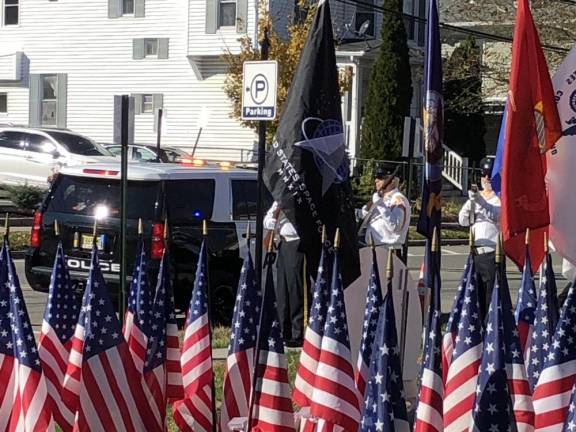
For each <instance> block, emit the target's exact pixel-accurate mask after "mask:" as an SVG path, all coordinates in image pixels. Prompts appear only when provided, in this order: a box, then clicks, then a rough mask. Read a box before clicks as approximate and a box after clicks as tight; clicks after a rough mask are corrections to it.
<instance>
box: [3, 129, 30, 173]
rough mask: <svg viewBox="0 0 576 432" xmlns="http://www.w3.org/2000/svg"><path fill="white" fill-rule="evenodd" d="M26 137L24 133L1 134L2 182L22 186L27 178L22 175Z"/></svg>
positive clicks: (9, 132)
mask: <svg viewBox="0 0 576 432" xmlns="http://www.w3.org/2000/svg"><path fill="white" fill-rule="evenodd" d="M25 145H26V136H25V134H24V133H22V132H14V131H1V132H0V182H2V183H8V184H22V183H24V182H25V178H24V176H23V175H22V172H21V170H22V161H23V155H24V151H23V149H24V147H25Z"/></svg>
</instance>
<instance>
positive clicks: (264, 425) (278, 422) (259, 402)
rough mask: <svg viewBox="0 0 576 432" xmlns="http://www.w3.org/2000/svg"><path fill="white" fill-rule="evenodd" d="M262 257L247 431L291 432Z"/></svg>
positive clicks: (280, 346) (272, 296) (280, 347)
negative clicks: (262, 280)
mask: <svg viewBox="0 0 576 432" xmlns="http://www.w3.org/2000/svg"><path fill="white" fill-rule="evenodd" d="M273 256H274V255H273V254H272V253H268V256H267V257H266V261H267V265H266V269H267V271H266V289H265V293H264V299H263V300H262V308H261V309H262V317H261V318H260V328H259V333H260V334H259V335H258V341H259V345H260V346H259V348H260V349H259V350H258V351H257V353H256V364H257V366H256V371H257V372H256V379H255V380H254V381H255V387H254V390H253V391H254V393H253V396H252V397H253V401H252V410H253V411H252V413H251V414H252V415H251V416H250V418H251V422H250V430H251V431H254V432H259V431H261V432H294V430H295V429H294V411H293V408H292V398H291V395H292V392H291V391H290V384H289V380H288V364H287V362H286V354H285V353H284V341H283V340H282V333H281V330H280V322H279V320H278V308H277V305H276V293H275V287H274V275H273V271H272V264H273V259H272V257H273Z"/></svg>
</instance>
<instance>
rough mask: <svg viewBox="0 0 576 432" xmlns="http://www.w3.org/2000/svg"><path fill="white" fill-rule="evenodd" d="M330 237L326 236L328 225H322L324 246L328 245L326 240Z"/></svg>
mask: <svg viewBox="0 0 576 432" xmlns="http://www.w3.org/2000/svg"><path fill="white" fill-rule="evenodd" d="M327 237H328V235H327V234H326V225H322V244H324V243H326V238H327Z"/></svg>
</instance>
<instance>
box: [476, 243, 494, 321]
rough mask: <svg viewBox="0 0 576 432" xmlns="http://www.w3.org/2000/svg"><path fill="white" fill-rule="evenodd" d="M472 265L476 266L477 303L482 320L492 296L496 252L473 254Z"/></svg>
mask: <svg viewBox="0 0 576 432" xmlns="http://www.w3.org/2000/svg"><path fill="white" fill-rule="evenodd" d="M474 265H475V266H476V283H477V284H478V291H477V292H478V303H479V304H480V318H481V319H482V322H484V321H485V319H486V314H487V313H488V308H489V307H490V300H491V298H492V288H493V287H494V278H495V277H496V253H495V252H489V253H485V254H480V255H474Z"/></svg>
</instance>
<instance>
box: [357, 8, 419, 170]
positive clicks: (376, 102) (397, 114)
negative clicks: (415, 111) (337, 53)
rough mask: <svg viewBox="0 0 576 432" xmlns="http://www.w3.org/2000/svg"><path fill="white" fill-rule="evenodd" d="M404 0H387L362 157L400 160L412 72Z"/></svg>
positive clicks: (364, 133)
mask: <svg viewBox="0 0 576 432" xmlns="http://www.w3.org/2000/svg"><path fill="white" fill-rule="evenodd" d="M402 8H403V2H402V0H385V1H384V9H385V10H390V11H397V13H384V14H383V19H382V29H381V32H380V39H381V44H380V47H379V53H378V57H377V59H376V61H375V63H374V65H373V66H372V72H371V75H370V82H369V85H368V95H367V97H366V107H365V115H364V124H363V126H362V142H361V146H360V157H362V158H364V159H391V160H395V159H399V158H400V157H401V155H402V134H403V130H404V117H405V116H407V115H409V113H410V104H411V101H412V75H411V72H410V54H409V51H408V42H407V34H406V28H405V27H404V21H403V19H402V11H403V9H402Z"/></svg>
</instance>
